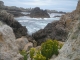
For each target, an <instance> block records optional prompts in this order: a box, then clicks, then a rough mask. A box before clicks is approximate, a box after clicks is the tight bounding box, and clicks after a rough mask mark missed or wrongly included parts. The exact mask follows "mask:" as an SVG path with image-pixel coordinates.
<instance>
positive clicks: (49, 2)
mask: <svg viewBox="0 0 80 60" xmlns="http://www.w3.org/2000/svg"><path fill="white" fill-rule="evenodd" d="M2 1H3V2H4V5H6V6H17V7H23V8H34V7H40V8H41V9H50V10H57V11H64V12H71V11H73V10H75V9H76V6H77V3H78V0H2Z"/></svg>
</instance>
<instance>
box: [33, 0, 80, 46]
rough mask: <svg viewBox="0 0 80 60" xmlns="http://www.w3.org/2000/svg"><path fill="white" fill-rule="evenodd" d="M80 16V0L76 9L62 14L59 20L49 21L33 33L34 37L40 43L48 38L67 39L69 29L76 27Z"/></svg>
mask: <svg viewBox="0 0 80 60" xmlns="http://www.w3.org/2000/svg"><path fill="white" fill-rule="evenodd" d="M79 16H80V0H79V1H78V5H77V8H76V10H74V11H73V12H71V13H67V14H65V15H62V16H61V18H60V20H59V21H53V22H52V23H49V24H48V25H47V26H46V27H45V28H44V29H41V30H39V31H37V32H36V33H34V34H32V36H33V38H34V39H35V40H36V41H37V42H38V45H40V44H41V43H42V42H44V41H45V40H46V39H56V40H60V41H66V39H67V36H68V33H69V31H70V30H71V29H72V28H73V27H74V24H75V23H76V22H77V20H78V17H79Z"/></svg>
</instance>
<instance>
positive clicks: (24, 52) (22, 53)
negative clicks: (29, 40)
mask: <svg viewBox="0 0 80 60" xmlns="http://www.w3.org/2000/svg"><path fill="white" fill-rule="evenodd" d="M20 54H21V55H22V56H23V57H24V60H27V53H26V51H24V50H22V51H20Z"/></svg>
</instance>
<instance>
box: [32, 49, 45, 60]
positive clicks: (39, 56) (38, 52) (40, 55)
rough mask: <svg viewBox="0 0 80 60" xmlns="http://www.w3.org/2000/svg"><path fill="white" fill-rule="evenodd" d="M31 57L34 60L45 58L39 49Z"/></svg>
mask: <svg viewBox="0 0 80 60" xmlns="http://www.w3.org/2000/svg"><path fill="white" fill-rule="evenodd" d="M33 58H34V60H46V57H44V56H43V55H42V54H41V53H40V51H39V50H38V51H37V52H36V55H35V56H34V57H33Z"/></svg>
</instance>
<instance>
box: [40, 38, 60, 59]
mask: <svg viewBox="0 0 80 60" xmlns="http://www.w3.org/2000/svg"><path fill="white" fill-rule="evenodd" d="M58 47H59V43H58V41H56V40H53V41H52V40H47V41H46V42H44V43H43V44H42V45H41V54H42V55H43V56H45V57H46V60H48V59H49V58H51V57H52V55H53V54H55V55H58V49H59V48H58Z"/></svg>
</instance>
